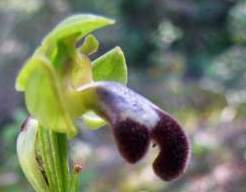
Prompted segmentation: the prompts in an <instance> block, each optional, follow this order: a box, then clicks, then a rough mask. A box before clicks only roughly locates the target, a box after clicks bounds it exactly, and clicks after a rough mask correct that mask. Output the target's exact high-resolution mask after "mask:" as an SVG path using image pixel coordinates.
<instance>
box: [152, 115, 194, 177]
mask: <svg viewBox="0 0 246 192" xmlns="http://www.w3.org/2000/svg"><path fill="white" fill-rule="evenodd" d="M158 114H159V116H160V121H159V122H158V124H157V125H156V126H155V127H154V128H153V129H151V139H153V140H154V141H155V142H156V143H157V144H158V145H159V148H160V153H159V155H158V156H157V158H156V159H155V161H154V163H153V169H154V171H155V173H156V175H158V176H159V177H160V178H162V179H163V180H166V181H170V180H172V179H175V178H176V177H178V176H179V175H180V174H182V173H183V172H184V171H185V169H186V166H187V162H188V160H189V156H190V149H189V148H190V147H189V141H188V138H187V136H186V135H185V133H184V131H183V130H182V128H181V126H180V125H179V124H178V122H177V121H176V120H174V119H173V118H172V117H171V116H169V115H168V114H166V113H165V112H163V111H158Z"/></svg>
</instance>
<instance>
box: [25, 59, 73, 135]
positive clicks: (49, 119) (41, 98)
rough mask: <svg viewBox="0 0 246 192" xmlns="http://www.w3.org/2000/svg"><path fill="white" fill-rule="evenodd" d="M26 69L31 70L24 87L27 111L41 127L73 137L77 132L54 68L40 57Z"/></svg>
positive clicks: (33, 60)
mask: <svg viewBox="0 0 246 192" xmlns="http://www.w3.org/2000/svg"><path fill="white" fill-rule="evenodd" d="M32 65H33V66H32ZM28 67H29V69H32V71H31V75H30V77H29V78H28V79H26V87H25V100H26V105H27V108H28V111H29V112H30V113H31V114H32V115H33V116H34V117H35V118H37V119H38V120H39V121H40V124H41V125H42V126H44V127H46V128H50V129H52V130H54V131H57V132H62V133H68V135H69V136H74V135H75V134H76V132H77V131H76V129H75V127H74V125H73V121H72V119H71V117H70V115H69V114H68V110H67V108H66V106H65V104H66V102H65V98H64V94H65V93H61V92H62V91H61V87H60V86H59V84H58V80H57V77H56V76H55V71H54V68H53V67H52V65H50V63H49V61H48V60H47V58H45V57H42V56H35V57H33V58H32V59H31V61H30V64H29V66H28ZM28 72H30V71H29V70H28Z"/></svg>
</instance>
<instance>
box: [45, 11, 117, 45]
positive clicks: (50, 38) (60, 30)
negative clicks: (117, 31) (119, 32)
mask: <svg viewBox="0 0 246 192" xmlns="http://www.w3.org/2000/svg"><path fill="white" fill-rule="evenodd" d="M113 23H114V20H112V19H108V18H106V17H101V16H97V15H92V14H78V15H73V16H70V17H68V18H67V19H65V20H63V21H62V22H61V23H59V24H58V25H57V26H56V27H55V28H54V30H53V31H51V33H49V34H48V35H47V36H46V38H45V39H44V40H43V45H44V46H49V44H53V43H56V42H58V41H60V40H62V39H64V38H68V37H69V36H75V40H78V39H80V38H82V37H83V36H85V35H86V34H88V33H90V32H92V31H94V30H96V29H99V28H102V27H104V26H106V25H110V24H113Z"/></svg>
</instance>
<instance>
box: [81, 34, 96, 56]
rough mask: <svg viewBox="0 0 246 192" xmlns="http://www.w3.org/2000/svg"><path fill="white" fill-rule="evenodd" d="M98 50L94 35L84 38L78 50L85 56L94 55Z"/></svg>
mask: <svg viewBox="0 0 246 192" xmlns="http://www.w3.org/2000/svg"><path fill="white" fill-rule="evenodd" d="M98 48H99V42H98V40H97V38H96V37H95V36H94V35H91V34H90V35H88V36H86V38H85V40H84V42H83V44H82V46H81V47H80V48H79V50H80V51H81V52H82V53H84V54H86V55H91V54H93V53H95V52H96V51H97V50H98Z"/></svg>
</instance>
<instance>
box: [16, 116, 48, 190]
mask: <svg viewBox="0 0 246 192" xmlns="http://www.w3.org/2000/svg"><path fill="white" fill-rule="evenodd" d="M37 130H38V122H37V121H36V120H35V119H32V118H28V119H27V120H26V121H25V123H24V125H23V128H22V130H21V132H20V133H19V135H18V137H17V146H16V147H17V156H18V159H19V162H20V165H21V168H22V170H23V172H24V174H25V176H26V178H27V179H28V181H29V182H30V183H31V185H32V186H33V188H34V189H35V190H36V191H40V192H45V191H49V187H48V185H47V183H46V181H45V178H44V176H43V174H42V168H41V167H40V165H39V163H38V161H37V151H36V148H37V146H36V144H37Z"/></svg>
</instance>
